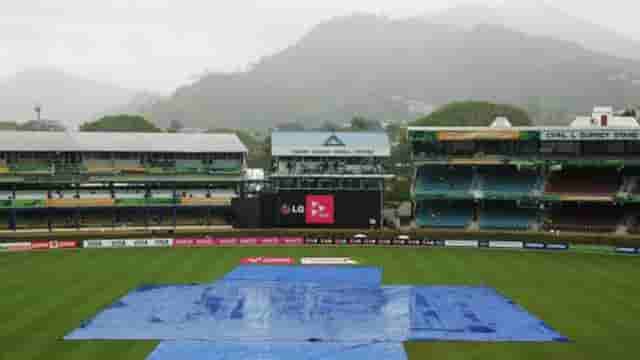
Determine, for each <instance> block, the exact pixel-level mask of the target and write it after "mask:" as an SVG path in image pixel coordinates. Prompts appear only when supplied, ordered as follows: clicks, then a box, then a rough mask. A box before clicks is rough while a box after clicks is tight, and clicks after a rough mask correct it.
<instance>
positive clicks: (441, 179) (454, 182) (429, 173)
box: [416, 166, 473, 193]
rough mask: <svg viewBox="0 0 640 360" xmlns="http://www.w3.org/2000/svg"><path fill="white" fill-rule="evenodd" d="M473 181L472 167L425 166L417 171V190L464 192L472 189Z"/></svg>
mask: <svg viewBox="0 0 640 360" xmlns="http://www.w3.org/2000/svg"><path fill="white" fill-rule="evenodd" d="M472 183H473V172H472V169H471V168H470V167H449V166H428V167H427V166H424V167H420V168H418V171H417V175H416V192H421V193H428V192H431V193H450V192H464V191H469V190H471V186H472Z"/></svg>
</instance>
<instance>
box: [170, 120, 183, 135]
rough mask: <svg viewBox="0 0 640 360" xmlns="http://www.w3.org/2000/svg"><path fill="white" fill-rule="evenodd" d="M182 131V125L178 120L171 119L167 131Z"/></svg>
mask: <svg viewBox="0 0 640 360" xmlns="http://www.w3.org/2000/svg"><path fill="white" fill-rule="evenodd" d="M182 129H184V123H183V122H182V121H180V120H177V119H173V120H171V121H170V122H169V128H168V129H167V130H169V131H170V132H179V131H180V130H182Z"/></svg>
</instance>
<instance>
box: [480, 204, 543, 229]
mask: <svg viewBox="0 0 640 360" xmlns="http://www.w3.org/2000/svg"><path fill="white" fill-rule="evenodd" d="M536 218H537V217H536V212H535V210H532V209H522V208H518V207H516V206H508V205H506V204H501V205H498V204H496V205H493V206H488V207H486V208H483V209H482V210H481V211H480V215H479V225H480V228H481V229H487V230H489V229H504V230H527V229H529V228H530V227H531V225H532V224H533V223H534V222H535V221H536Z"/></svg>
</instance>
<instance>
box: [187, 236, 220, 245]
mask: <svg viewBox="0 0 640 360" xmlns="http://www.w3.org/2000/svg"><path fill="white" fill-rule="evenodd" d="M193 245H194V246H216V245H218V242H217V241H216V239H214V238H200V239H195V240H194V244H193Z"/></svg>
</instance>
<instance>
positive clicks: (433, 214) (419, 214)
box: [416, 201, 473, 228]
mask: <svg viewBox="0 0 640 360" xmlns="http://www.w3.org/2000/svg"><path fill="white" fill-rule="evenodd" d="M472 217H473V204H471V203H467V202H449V201H430V202H420V203H418V207H417V209H416V224H417V225H418V226H419V227H432V228H466V227H467V226H469V224H470V223H471V221H472Z"/></svg>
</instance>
